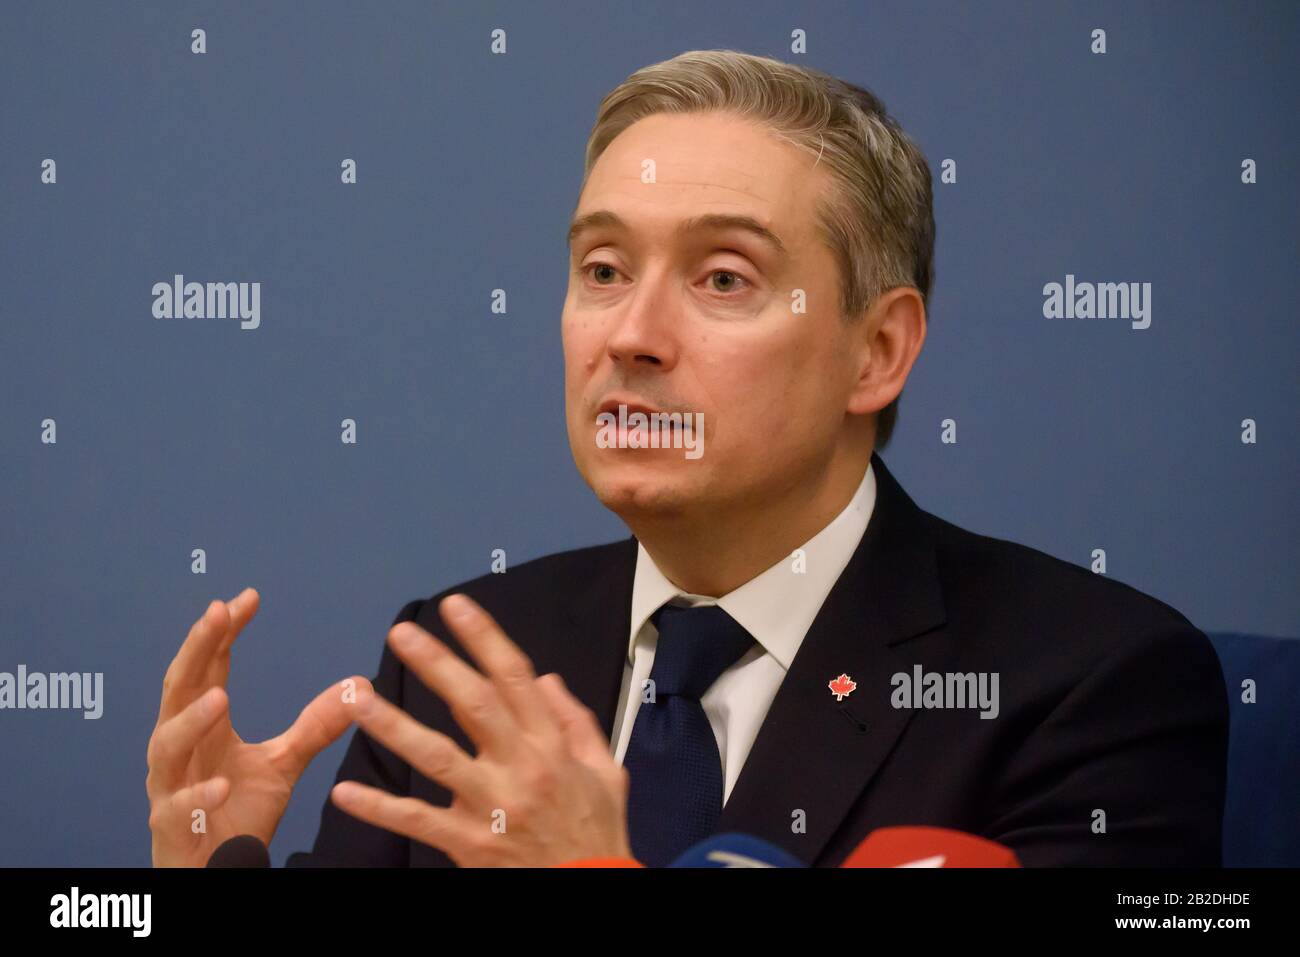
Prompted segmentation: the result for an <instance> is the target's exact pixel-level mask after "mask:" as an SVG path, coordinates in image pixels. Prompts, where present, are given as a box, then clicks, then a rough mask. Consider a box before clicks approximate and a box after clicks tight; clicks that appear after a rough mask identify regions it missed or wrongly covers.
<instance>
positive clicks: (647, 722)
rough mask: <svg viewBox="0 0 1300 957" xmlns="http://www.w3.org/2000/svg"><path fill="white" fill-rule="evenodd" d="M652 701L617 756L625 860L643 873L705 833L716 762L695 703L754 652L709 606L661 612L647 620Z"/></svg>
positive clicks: (733, 624)
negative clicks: (625, 785)
mask: <svg viewBox="0 0 1300 957" xmlns="http://www.w3.org/2000/svg"><path fill="white" fill-rule="evenodd" d="M651 620H652V621H653V622H654V623H655V627H656V628H658V629H659V641H658V643H657V644H656V645H655V659H654V666H653V667H652V668H651V670H650V680H651V681H653V682H654V684H653V689H654V701H653V702H650V701H646V700H645V695H644V694H642V689H639V688H633V689H632V693H633V694H642V703H641V706H640V708H638V709H637V712H636V722H635V723H634V724H633V725H632V737H631V739H630V740H629V741H628V745H627V752H626V753H625V754H624V755H623V767H625V768H627V771H628V775H629V777H630V779H631V788H630V790H629V792H628V807H627V826H628V836H629V839H630V840H631V843H632V855H633V856H634V857H635V858H636V859H637V860H638V861H640V862H641V863H642V864H645V865H646V866H647V867H662V866H664V865H665V864H669V863H671V862H672V861H673V860H674V859H675V858H676V857H677V856H678V855H680V854H681V853H682V852H683V851H685V850H686V849H687V848H689V847H691V846H692V845H693V844H696V843H698V842H699V841H701V840H703V839H704V838H706V837H708V836H709V835H710V834H712V833H713V829H714V828H715V827H716V826H717V823H718V817H719V815H721V813H722V757H721V756H720V755H719V754H718V742H717V739H716V738H715V737H714V736H713V728H712V727H711V726H710V725H709V719H708V716H707V715H706V714H705V713H704V706H703V705H702V704H700V698H701V697H703V695H704V692H706V691H708V690H709V687H710V686H711V685H712V684H713V683H714V682H715V681H717V680H718V676H719V675H721V674H722V673H723V672H724V671H726V670H727V669H728V668H729V667H731V666H732V665H733V664H735V663H736V662H737V661H738V660H740V657H741V656H742V655H744V653H745V652H746V651H748V650H749V649H750V648H751V647H753V645H754V639H753V637H752V636H751V635H750V634H749V632H747V631H746V630H745V629H744V628H742V627H741V626H740V624H739V623H738V622H737V621H736V620H735V619H734V618H732V617H731V616H730V615H728V614H727V613H726V612H725V611H723V610H722V609H721V608H720V607H718V606H717V605H699V606H696V607H694V608H684V607H681V606H678V605H664V606H663V607H662V608H660V609H659V610H658V611H657V612H655V614H654V616H653V618H652V619H651Z"/></svg>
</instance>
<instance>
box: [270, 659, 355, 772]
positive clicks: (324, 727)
mask: <svg viewBox="0 0 1300 957" xmlns="http://www.w3.org/2000/svg"><path fill="white" fill-rule="evenodd" d="M367 691H373V688H372V687H371V684H370V680H369V679H368V678H363V677H362V676H361V675H353V676H352V677H350V678H344V679H343V680H342V681H339V682H337V683H335V684H332V685H330V686H329V687H328V688H326V689H325V690H324V691H322V692H321V693H320V694H318V695H317V696H316V697H315V698H313V699H312V700H311V701H310V702H309V703H308V705H307V707H305V708H303V709H302V711H301V712H300V713H299V715H298V719H297V720H296V721H294V723H293V724H292V725H290V726H289V729H288V730H287V731H285V732H284V734H282V735H281V736H280V737H281V738H282V739H283V744H284V746H285V750H286V751H287V752H288V754H289V758H290V761H291V764H290V768H291V770H292V773H293V778H294V780H295V781H296V780H297V779H298V776H299V775H301V774H302V772H303V771H305V770H306V768H307V765H309V764H311V762H312V760H313V759H314V758H315V757H316V755H318V754H320V753H321V752H322V751H324V750H325V749H326V748H327V747H329V746H330V745H331V744H333V743H334V742H335V741H337V740H338V739H339V736H340V735H341V734H343V732H344V731H346V730H347V729H348V726H349V725H350V724H351V723H352V716H353V713H354V711H355V709H356V701H357V698H358V697H360V696H361V695H362V694H364V693H365V692H367Z"/></svg>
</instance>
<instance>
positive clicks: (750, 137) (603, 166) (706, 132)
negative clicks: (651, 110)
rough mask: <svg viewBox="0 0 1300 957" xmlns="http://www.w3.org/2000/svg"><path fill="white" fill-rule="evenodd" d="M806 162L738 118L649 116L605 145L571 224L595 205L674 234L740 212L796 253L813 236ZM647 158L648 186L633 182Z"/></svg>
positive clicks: (814, 176)
mask: <svg viewBox="0 0 1300 957" xmlns="http://www.w3.org/2000/svg"><path fill="white" fill-rule="evenodd" d="M815 160H816V157H815V156H813V155H810V154H809V153H807V152H806V151H804V150H800V149H798V148H797V147H795V146H792V145H791V144H790V143H788V142H785V141H784V140H782V139H780V138H779V137H777V136H776V135H775V134H774V133H772V132H771V131H770V130H768V129H766V128H765V127H763V126H760V125H758V124H757V123H754V122H751V121H749V120H746V119H744V118H741V117H738V116H733V115H730V114H722V113H693V114H655V115H653V116H648V117H646V118H644V119H642V120H639V121H638V122H636V123H634V124H633V125H632V126H630V127H628V128H627V129H626V130H624V131H623V132H622V133H620V134H619V135H618V136H617V137H615V139H614V140H613V141H612V142H611V143H610V144H609V146H608V147H606V149H605V151H604V152H603V153H602V154H601V156H600V158H599V159H598V160H597V161H596V164H595V165H594V166H593V167H592V170H591V175H590V176H589V177H588V178H587V183H586V186H585V187H584V188H583V191H582V195H581V196H580V197H579V200H578V206H577V209H576V210H575V212H574V223H578V224H581V222H582V221H584V220H585V219H586V218H587V217H589V216H590V214H592V213H594V212H597V211H605V210H608V211H612V212H613V213H615V215H617V216H618V218H619V219H621V220H622V221H623V222H625V223H626V224H627V225H628V226H629V228H631V229H635V230H640V229H650V230H660V229H663V230H665V231H675V230H679V229H680V227H681V225H682V224H683V223H685V222H686V221H688V220H691V221H694V222H695V223H712V222H717V221H719V218H720V217H748V218H750V219H752V220H753V221H754V222H755V223H756V224H757V225H759V226H761V227H765V228H766V229H768V230H770V231H771V232H772V233H774V234H775V235H776V237H777V238H778V239H779V240H780V241H781V243H782V244H783V245H784V246H785V248H786V249H787V250H788V251H790V252H791V254H795V255H797V252H798V250H799V249H800V248H801V247H802V246H803V245H804V244H805V243H806V242H807V241H808V240H809V239H810V238H811V237H812V235H813V232H814V216H815V213H816V202H817V200H818V199H819V198H820V197H821V195H822V191H823V190H824V189H825V186H826V177H825V172H824V170H821V169H816V168H815V167H814V163H815ZM647 161H653V170H654V181H653V182H645V181H643V176H644V173H645V170H646V169H647V168H648V166H649V163H648V162H647ZM598 222H600V220H598Z"/></svg>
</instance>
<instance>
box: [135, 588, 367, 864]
mask: <svg viewBox="0 0 1300 957" xmlns="http://www.w3.org/2000/svg"><path fill="white" fill-rule="evenodd" d="M258 602H259V597H258V594H257V592H256V590H254V589H252V588H246V589H244V590H243V591H242V592H240V593H239V594H238V595H236V596H235V597H234V598H233V599H231V600H230V601H229V602H224V601H213V602H212V604H211V605H209V606H208V610H207V611H206V612H204V613H203V616H202V617H201V618H200V619H199V620H198V621H196V622H195V623H194V627H192V628H191V629H190V633H189V635H188V636H187V637H186V639H185V643H184V644H183V645H181V649H180V651H178V652H177V653H176V657H175V658H174V659H173V660H172V663H171V664H170V665H169V666H168V668H167V674H166V676H165V677H164V678H163V692H162V704H161V706H160V708H159V711H158V723H157V725H155V727H154V730H153V734H152V735H151V736H150V738H149V750H148V755H147V760H148V764H149V775H148V777H147V778H146V779H145V790H146V791H147V792H148V794H149V829H150V831H152V832H153V864H154V866H155V867H203V866H204V865H206V864H207V862H208V858H209V857H211V856H212V852H213V851H214V850H216V849H217V848H218V847H219V846H221V844H222V843H223V842H225V841H226V840H228V839H230V838H232V837H236V836H237V835H240V834H252V835H254V836H256V837H258V838H260V839H261V840H262V842H263V843H264V844H267V845H269V844H270V843H271V837H272V835H274V834H275V829H276V827H277V826H278V825H279V823H280V818H281V817H282V816H283V815H284V811H285V808H286V807H288V805H289V796H290V795H291V794H292V793H293V788H294V785H295V784H297V783H298V778H299V777H300V776H301V775H302V772H303V771H304V770H305V769H306V767H307V765H308V764H310V763H311V760H312V759H313V758H314V757H316V755H317V754H319V753H320V752H321V751H323V750H324V749H325V748H326V747H328V746H329V745H330V744H331V743H332V742H334V741H336V740H337V739H338V737H339V736H340V735H341V734H342V733H343V732H344V731H345V730H347V727H348V725H349V724H351V722H352V718H353V710H354V707H355V705H354V704H353V702H355V700H356V697H357V695H358V694H359V693H360V689H362V688H365V689H370V682H369V681H368V680H367V679H366V678H363V677H360V676H356V675H354V676H353V677H352V678H350V679H348V680H346V681H342V682H339V683H338V684H334V685H331V686H330V687H329V688H326V689H325V690H324V691H322V692H321V693H320V694H319V695H317V696H316V698H315V700H313V701H312V702H311V703H310V704H309V705H307V707H305V708H304V709H303V710H302V713H301V714H299V715H298V719H297V720H296V721H295V722H294V723H293V725H292V726H291V727H290V728H289V729H288V730H287V731H285V732H284V733H283V734H280V735H277V736H276V737H274V738H271V739H269V740H267V741H263V742H262V743H261V744H249V743H247V742H245V741H243V740H242V739H241V738H240V737H239V735H237V734H236V733H235V729H234V727H233V726H232V725H231V723H230V713H229V711H228V710H227V705H228V704H229V699H228V698H227V696H226V692H225V686H226V680H227V678H228V677H229V675H230V648H231V645H233V644H234V641H235V638H237V637H238V636H239V632H240V631H241V630H242V629H243V627H244V625H246V624H248V622H249V620H250V619H251V618H252V617H253V615H255V614H256V613H257V606H258ZM196 811H202V812H203V813H202V815H198V814H196V813H195V812H196ZM200 820H201V821H202V822H203V826H202V828H201V829H200V828H199V825H198V823H197V822H198V821H200ZM196 831H198V833H196Z"/></svg>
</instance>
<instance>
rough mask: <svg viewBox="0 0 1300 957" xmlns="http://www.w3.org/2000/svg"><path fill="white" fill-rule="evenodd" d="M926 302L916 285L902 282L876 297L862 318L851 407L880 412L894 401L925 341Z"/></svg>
mask: <svg viewBox="0 0 1300 957" xmlns="http://www.w3.org/2000/svg"><path fill="white" fill-rule="evenodd" d="M925 329H926V320H925V303H924V302H923V301H922V299H921V293H920V292H919V291H918V290H917V289H915V288H914V287H912V286H898V287H895V288H894V289H890V290H889V291H888V292H885V293H883V294H882V295H880V296H878V297H877V298H876V301H875V302H873V303H872V304H871V307H870V308H869V309H868V310H867V313H866V315H865V316H863V317H862V318H861V319H859V320H858V329H857V332H856V337H855V342H856V344H857V348H858V357H859V363H858V381H857V384H856V386H855V387H854V389H853V392H852V394H851V395H850V396H849V404H848V408H847V411H848V412H851V413H853V414H855V415H868V414H870V413H873V412H879V411H880V410H881V409H883V408H884V407H885V406H887V405H889V403H891V402H893V401H894V400H895V399H896V398H898V395H899V393H900V392H902V391H903V384H904V383H905V382H906V381H907V377H908V375H909V374H910V373H911V371H912V365H913V363H915V362H916V359H917V356H919V355H920V354H921V347H922V346H923V345H925Z"/></svg>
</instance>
